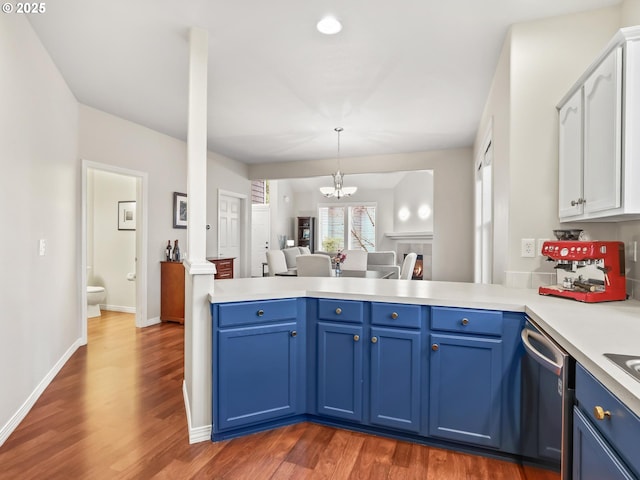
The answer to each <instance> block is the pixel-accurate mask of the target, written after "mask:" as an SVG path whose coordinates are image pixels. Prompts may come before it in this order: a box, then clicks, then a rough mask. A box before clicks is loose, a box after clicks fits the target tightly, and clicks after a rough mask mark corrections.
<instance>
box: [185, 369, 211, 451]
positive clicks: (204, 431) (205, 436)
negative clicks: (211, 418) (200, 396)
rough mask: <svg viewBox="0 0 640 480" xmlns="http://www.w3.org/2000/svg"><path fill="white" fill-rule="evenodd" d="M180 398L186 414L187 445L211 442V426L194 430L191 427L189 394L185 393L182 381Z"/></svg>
mask: <svg viewBox="0 0 640 480" xmlns="http://www.w3.org/2000/svg"><path fill="white" fill-rule="evenodd" d="M182 396H183V398H184V410H185V412H186V414H187V428H188V430H189V444H193V443H199V442H208V441H211V428H212V426H211V425H205V426H204V427H196V428H194V427H192V426H191V406H190V403H189V393H188V392H187V383H186V382H185V381H184V380H183V381H182Z"/></svg>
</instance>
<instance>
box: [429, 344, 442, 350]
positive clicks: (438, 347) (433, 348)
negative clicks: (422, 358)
mask: <svg viewBox="0 0 640 480" xmlns="http://www.w3.org/2000/svg"><path fill="white" fill-rule="evenodd" d="M431 350H433V351H434V352H437V351H438V350H440V346H439V345H438V344H437V343H434V344H433V345H431Z"/></svg>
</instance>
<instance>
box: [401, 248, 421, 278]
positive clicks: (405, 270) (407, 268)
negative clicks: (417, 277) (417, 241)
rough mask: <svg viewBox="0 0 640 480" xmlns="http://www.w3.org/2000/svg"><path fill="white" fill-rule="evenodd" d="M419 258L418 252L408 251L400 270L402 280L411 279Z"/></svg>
mask: <svg viewBox="0 0 640 480" xmlns="http://www.w3.org/2000/svg"><path fill="white" fill-rule="evenodd" d="M417 258H418V254H417V253H415V252H411V253H408V254H407V256H406V257H404V261H403V262H402V270H400V279H401V280H411V277H413V269H414V268H415V266H416V259H417Z"/></svg>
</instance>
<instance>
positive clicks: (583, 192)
mask: <svg viewBox="0 0 640 480" xmlns="http://www.w3.org/2000/svg"><path fill="white" fill-rule="evenodd" d="M639 82H640V27H632V28H625V29H622V30H620V31H619V32H618V34H617V35H616V36H615V37H614V39H613V40H612V41H611V42H610V43H609V45H608V46H607V48H606V49H605V51H604V52H603V54H602V55H600V57H599V58H598V59H597V60H596V61H595V62H594V63H593V64H592V65H591V67H590V68H589V69H588V70H587V71H586V72H585V74H584V75H582V77H581V78H580V80H579V81H578V82H577V83H576V85H575V86H574V87H573V88H572V89H571V90H570V91H569V93H568V94H567V95H566V96H565V97H564V99H563V100H562V101H561V103H560V104H559V105H558V110H559V118H558V125H559V192H558V200H559V202H558V203H559V204H558V207H559V217H560V221H567V222H568V221H589V220H597V221H621V220H631V219H637V218H640V177H638V174H640V156H639V155H640V148H639V147H640V144H638V145H637V146H636V145H634V139H633V132H634V131H635V132H637V131H638V130H637V129H638V127H640V123H639V120H640V103H639V102H638V101H639V100H640V83H639ZM636 136H637V133H636ZM635 143H636V144H637V143H638V142H637V140H636V141H635ZM634 184H635V185H634ZM635 191H639V192H638V193H636V192H635Z"/></svg>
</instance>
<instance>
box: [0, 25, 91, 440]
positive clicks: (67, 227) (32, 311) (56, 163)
mask: <svg viewBox="0 0 640 480" xmlns="http://www.w3.org/2000/svg"><path fill="white" fill-rule="evenodd" d="M0 72H2V74H1V75H0V105H2V108H0V132H2V134H1V135H0V165H1V166H2V172H3V174H2V175H0V200H1V201H2V205H3V208H2V209H0V224H1V225H2V234H1V235H0V239H1V240H0V242H1V247H0V250H1V251H2V252H3V254H2V256H1V257H0V305H2V316H1V317H0V331H1V333H0V385H2V387H1V388H2V394H0V444H2V443H3V442H4V441H5V440H6V437H7V436H8V434H9V433H10V432H11V431H12V429H13V428H15V426H16V425H17V423H18V422H19V421H20V420H21V419H22V418H23V417H24V415H26V413H27V411H28V409H29V408H30V407H31V406H32V402H33V401H35V399H36V398H37V396H38V395H39V394H40V393H41V391H42V390H43V389H44V388H45V387H46V385H47V384H48V382H49V381H51V379H52V377H53V375H55V373H57V370H58V369H59V368H60V367H61V366H62V363H63V362H64V360H66V358H67V357H68V356H69V355H70V354H71V353H73V351H74V350H75V349H76V348H77V347H78V346H79V344H80V337H81V323H80V322H81V319H80V315H81V314H80V311H81V309H80V299H79V295H78V292H79V273H80V272H79V270H78V264H79V254H78V252H79V250H80V248H79V239H78V235H77V232H78V225H79V218H80V205H81V202H80V198H79V191H80V175H79V172H80V162H79V161H78V157H77V142H78V135H77V129H78V108H77V102H76V100H75V98H74V96H73V95H72V94H71V92H70V90H69V88H68V87H67V85H66V83H65V81H64V79H63V78H62V76H61V75H60V73H59V71H58V70H57V68H56V66H55V65H54V64H53V62H52V60H51V58H50V57H49V55H48V53H47V52H46V50H45V49H44V47H43V46H42V45H41V43H40V41H39V39H38V38H37V37H36V35H35V33H34V32H33V30H32V29H31V26H30V25H29V23H28V21H27V19H26V17H25V16H21V15H0ZM39 239H46V254H45V255H44V256H39V255H38V241H39Z"/></svg>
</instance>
